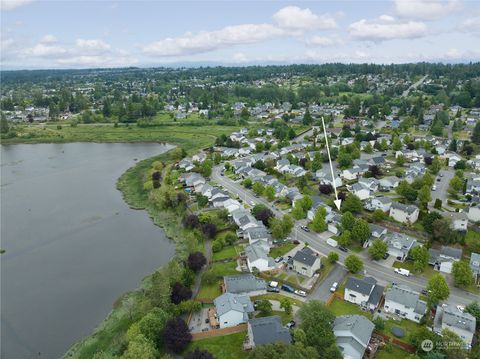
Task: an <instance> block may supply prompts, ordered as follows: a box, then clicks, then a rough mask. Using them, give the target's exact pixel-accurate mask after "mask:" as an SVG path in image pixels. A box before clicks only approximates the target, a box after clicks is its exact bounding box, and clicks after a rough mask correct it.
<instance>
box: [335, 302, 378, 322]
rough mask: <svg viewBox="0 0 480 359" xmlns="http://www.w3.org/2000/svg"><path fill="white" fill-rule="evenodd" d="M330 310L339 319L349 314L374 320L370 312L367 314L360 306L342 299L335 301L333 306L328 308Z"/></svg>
mask: <svg viewBox="0 0 480 359" xmlns="http://www.w3.org/2000/svg"><path fill="white" fill-rule="evenodd" d="M328 309H330V310H331V311H332V313H333V314H335V316H337V317H338V316H341V315H348V314H350V315H351V314H359V315H363V316H365V317H367V318H368V319H370V320H371V319H372V314H371V313H370V312H365V311H363V310H362V309H361V308H360V307H359V306H358V305H355V304H353V303H349V302H346V301H344V300H340V299H334V300H333V301H332V304H330V305H329V306H328Z"/></svg>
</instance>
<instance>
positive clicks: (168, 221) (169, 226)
mask: <svg viewBox="0 0 480 359" xmlns="http://www.w3.org/2000/svg"><path fill="white" fill-rule="evenodd" d="M176 147H177V146H176V145H175V147H173V148H172V149H170V150H168V151H167V152H164V153H162V154H160V155H156V156H153V157H149V158H146V159H144V160H141V161H139V162H137V163H136V164H134V165H133V166H132V167H130V168H128V169H127V170H126V171H125V172H124V173H123V174H122V175H121V176H120V177H119V178H118V179H117V182H116V188H117V190H119V191H120V192H121V193H122V198H123V200H124V201H125V203H126V204H127V205H128V206H129V207H130V208H131V209H133V210H145V211H146V212H147V214H148V216H149V218H150V219H151V220H152V222H153V225H156V226H158V227H160V228H162V229H163V231H164V232H165V236H166V238H167V239H168V240H170V241H172V242H174V243H175V246H176V249H175V255H174V256H173V257H172V258H171V259H170V260H169V261H168V262H167V263H165V264H163V265H161V266H159V267H157V268H156V269H155V270H154V271H153V272H152V273H150V274H148V275H146V276H145V277H144V278H143V279H142V280H141V281H140V283H139V284H138V286H137V287H136V288H134V289H132V290H130V291H127V292H125V293H124V294H122V295H121V296H120V297H119V298H117V299H116V300H115V301H114V302H113V303H112V310H111V311H110V312H109V313H108V314H107V316H106V317H105V318H103V319H102V320H101V321H100V322H99V323H98V325H97V326H96V327H95V328H93V330H92V331H91V332H90V334H88V335H87V336H85V337H83V338H81V339H79V340H78V341H76V342H75V343H73V344H72V345H71V346H70V348H69V349H68V350H67V351H66V352H65V354H63V355H62V357H61V358H62V359H67V358H70V359H71V358H80V354H81V351H82V349H83V348H85V347H87V346H88V345H89V344H92V341H94V340H96V337H97V336H98V335H99V334H100V332H101V331H102V330H104V329H107V328H108V327H109V326H111V325H113V324H115V322H120V321H121V320H122V318H123V317H124V316H125V315H126V312H125V310H124V309H123V305H122V304H123V302H124V301H125V300H127V299H129V298H132V299H133V300H135V297H136V296H137V295H138V294H141V293H142V292H143V291H144V290H145V289H147V288H148V286H149V284H150V279H151V277H152V275H153V274H154V273H155V272H157V271H158V270H160V269H162V268H163V267H165V266H166V265H168V263H170V262H171V261H172V260H174V259H175V258H177V256H178V253H179V248H178V247H179V245H181V239H180V236H178V233H179V231H178V230H177V228H176V225H175V224H176V223H175V222H177V221H176V220H177V218H172V214H171V213H169V212H166V211H158V210H157V212H156V213H153V210H154V208H153V207H151V206H149V204H148V203H147V202H146V201H147V200H148V195H147V196H145V195H144V193H139V191H138V189H139V188H138V187H134V188H131V185H132V181H134V179H135V178H133V177H137V178H136V180H139V177H138V176H143V173H144V172H145V169H147V168H149V167H150V166H151V164H152V163H153V162H154V161H158V160H161V161H164V162H165V163H168V162H169V161H171V160H170V159H169V152H170V151H172V150H173V149H175V148H176ZM142 188H143V187H142ZM174 217H175V216H174Z"/></svg>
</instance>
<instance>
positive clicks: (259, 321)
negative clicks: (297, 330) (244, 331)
mask: <svg viewBox="0 0 480 359" xmlns="http://www.w3.org/2000/svg"><path fill="white" fill-rule="evenodd" d="M248 325H249V326H250V327H251V328H252V333H253V341H254V343H255V345H262V344H270V343H277V342H283V343H286V344H290V343H291V342H292V337H291V335H290V331H289V330H288V329H287V328H284V327H283V326H282V321H281V319H280V317H279V316H278V315H274V316H271V317H265V318H256V319H251V320H249V321H248Z"/></svg>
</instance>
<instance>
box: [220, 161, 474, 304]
mask: <svg viewBox="0 0 480 359" xmlns="http://www.w3.org/2000/svg"><path fill="white" fill-rule="evenodd" d="M222 167H223V165H219V166H216V167H214V168H213V171H212V180H213V181H215V182H217V183H218V184H220V185H222V186H223V187H224V188H225V189H226V190H227V191H229V192H231V193H233V194H238V195H239V196H240V198H242V199H243V200H245V201H247V203H249V204H250V203H252V202H253V203H256V204H258V203H262V204H264V205H266V206H268V207H269V208H270V209H271V210H272V212H273V213H274V214H275V215H276V216H283V215H284V214H285V213H284V212H282V211H280V210H278V209H277V208H276V207H275V206H273V205H272V204H271V203H270V202H268V201H267V200H266V199H265V198H261V197H260V198H256V197H255V196H254V195H253V194H252V193H251V192H250V191H249V190H247V189H245V188H244V187H243V186H242V185H241V184H240V183H237V182H234V181H233V180H231V179H230V178H228V177H224V176H221V175H220V171H221V168H222ZM294 231H295V236H297V239H298V240H301V241H303V242H306V243H308V244H309V246H311V247H312V248H313V249H314V250H316V251H317V252H319V253H320V254H322V255H323V256H326V255H328V253H330V252H332V251H333V252H337V253H338V255H339V264H340V265H343V261H344V260H345V257H346V256H347V255H348V254H349V253H347V254H345V253H344V252H342V251H340V250H338V249H336V248H333V247H331V246H329V245H328V244H327V243H326V239H327V238H329V237H330V236H331V235H332V234H331V233H329V232H324V233H321V234H316V233H312V232H305V231H303V230H302V229H301V228H300V223H298V222H297V223H296V224H295V227H294ZM359 256H360V257H362V259H363V261H364V269H365V271H364V274H365V275H370V276H373V277H374V278H376V279H377V280H378V281H379V283H380V284H384V285H385V284H388V283H392V282H395V283H398V284H404V285H408V286H410V287H411V288H412V289H414V290H417V291H421V290H422V289H425V287H426V285H427V280H426V279H425V278H423V277H416V276H410V277H404V276H402V275H399V274H396V273H394V271H393V268H391V267H386V266H384V265H382V264H380V263H377V262H375V261H370V260H369V259H368V254H367V253H360V254H359ZM475 300H477V301H480V296H478V295H475V294H472V293H469V292H466V291H464V290H460V289H458V288H454V287H452V288H450V298H449V302H450V303H451V304H454V305H457V304H461V305H467V304H469V303H471V302H472V301H475Z"/></svg>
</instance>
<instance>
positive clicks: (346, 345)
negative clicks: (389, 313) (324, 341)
mask: <svg viewBox="0 0 480 359" xmlns="http://www.w3.org/2000/svg"><path fill="white" fill-rule="evenodd" d="M374 328H375V325H374V324H373V323H372V322H371V321H370V320H368V319H367V318H366V317H364V316H363V315H343V316H341V317H337V318H336V319H335V321H334V323H333V333H334V334H335V338H336V340H337V346H338V347H339V348H340V351H341V352H342V354H343V357H344V358H349V359H350V358H351V359H362V358H363V354H364V353H365V349H366V348H367V346H368V344H369V342H370V338H371V337H372V333H373V329H374Z"/></svg>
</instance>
